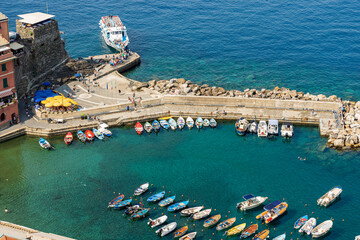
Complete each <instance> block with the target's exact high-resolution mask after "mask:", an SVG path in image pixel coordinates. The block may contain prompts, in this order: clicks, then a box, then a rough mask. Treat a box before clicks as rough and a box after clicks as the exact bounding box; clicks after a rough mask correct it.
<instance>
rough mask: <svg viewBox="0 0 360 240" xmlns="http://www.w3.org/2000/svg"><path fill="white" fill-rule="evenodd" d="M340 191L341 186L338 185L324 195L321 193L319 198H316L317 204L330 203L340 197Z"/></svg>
mask: <svg viewBox="0 0 360 240" xmlns="http://www.w3.org/2000/svg"><path fill="white" fill-rule="evenodd" d="M341 193H342V188H341V187H340V186H337V187H334V188H333V189H331V190H330V191H328V192H327V193H325V195H323V196H322V197H321V198H319V199H318V200H317V204H318V205H319V206H323V207H327V206H329V205H330V204H331V203H333V202H334V201H335V200H336V199H337V198H339V197H340V194H341Z"/></svg>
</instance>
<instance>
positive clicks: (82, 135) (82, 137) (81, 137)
mask: <svg viewBox="0 0 360 240" xmlns="http://www.w3.org/2000/svg"><path fill="white" fill-rule="evenodd" d="M77 137H78V139H79V140H80V141H81V142H83V143H84V142H86V136H85V133H84V132H83V131H81V130H79V131H77Z"/></svg>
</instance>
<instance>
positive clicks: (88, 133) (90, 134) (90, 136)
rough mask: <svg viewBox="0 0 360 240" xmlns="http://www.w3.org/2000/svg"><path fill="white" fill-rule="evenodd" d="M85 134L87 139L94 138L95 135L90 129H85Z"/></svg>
mask: <svg viewBox="0 0 360 240" xmlns="http://www.w3.org/2000/svg"><path fill="white" fill-rule="evenodd" d="M85 136H86V139H87V140H88V141H92V140H94V137H95V135H94V133H93V132H92V131H91V130H86V131H85Z"/></svg>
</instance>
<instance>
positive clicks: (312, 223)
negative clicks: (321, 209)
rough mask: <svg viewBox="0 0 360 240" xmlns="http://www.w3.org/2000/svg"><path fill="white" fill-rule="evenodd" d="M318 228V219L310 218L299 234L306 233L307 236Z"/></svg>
mask: <svg viewBox="0 0 360 240" xmlns="http://www.w3.org/2000/svg"><path fill="white" fill-rule="evenodd" d="M315 226H316V219H315V218H310V219H309V220H308V221H307V222H306V223H305V224H304V225H303V226H302V227H301V228H300V230H299V233H306V234H307V235H310V234H311V231H312V230H313V228H314V227H315Z"/></svg>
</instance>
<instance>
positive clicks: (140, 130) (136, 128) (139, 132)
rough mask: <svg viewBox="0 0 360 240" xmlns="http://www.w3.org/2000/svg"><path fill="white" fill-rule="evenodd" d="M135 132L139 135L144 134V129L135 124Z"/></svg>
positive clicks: (139, 124)
mask: <svg viewBox="0 0 360 240" xmlns="http://www.w3.org/2000/svg"><path fill="white" fill-rule="evenodd" d="M135 131H136V132H137V134H139V135H141V134H142V133H143V132H144V128H143V126H142V125H141V123H139V122H137V123H136V124H135Z"/></svg>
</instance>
